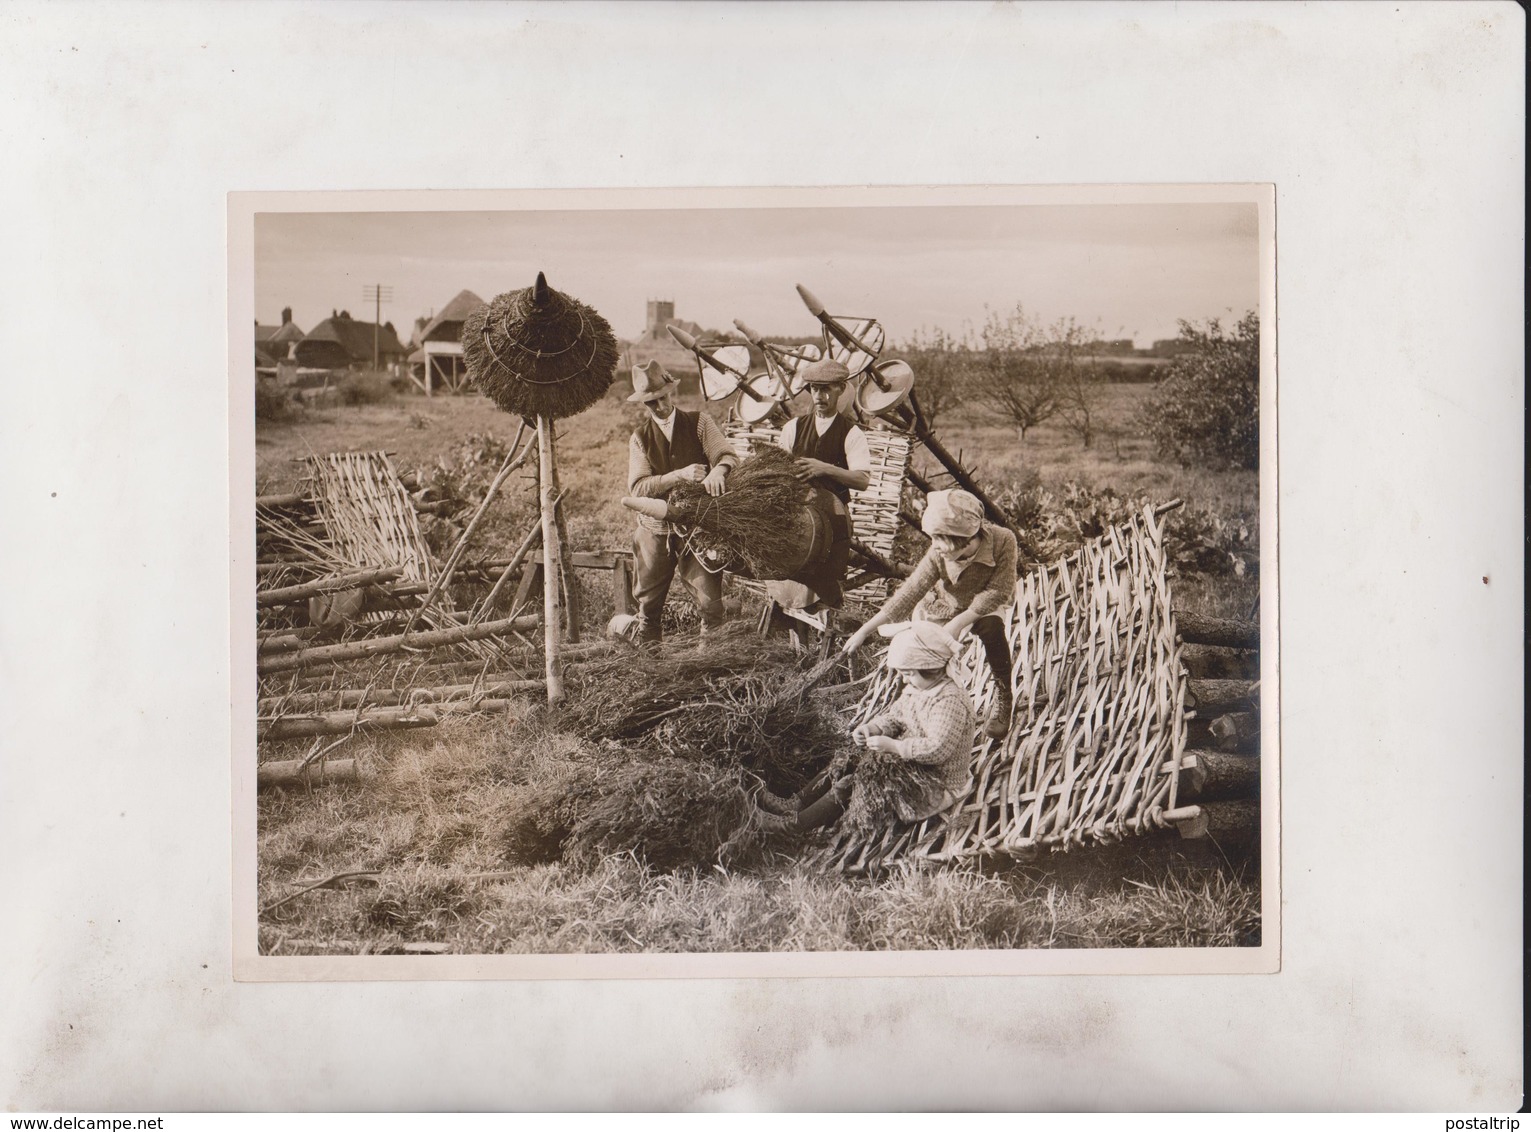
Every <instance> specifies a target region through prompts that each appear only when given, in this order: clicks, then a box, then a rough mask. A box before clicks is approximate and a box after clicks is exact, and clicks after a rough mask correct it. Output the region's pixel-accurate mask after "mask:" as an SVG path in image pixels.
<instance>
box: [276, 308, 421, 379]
mask: <svg viewBox="0 0 1531 1132" xmlns="http://www.w3.org/2000/svg"><path fill="white" fill-rule="evenodd" d="M376 325H377V324H376V323H371V322H359V321H357V320H356V319H354V318H352V317H351V316H350V315H348V314H345V313H344V312H342V313H341V314H338V315H336V316H334V317H333V318H327V319H325V320H324V321H323V322H321V323H320V324H319V325H318V326H316V327H314V328H313V329H312V330H310V331H309V332H308V334H307V335H306V336H305V337H304V339H303V341H301V342H299V343H298V350H297V359H298V361H299V362H300V363H301V364H303V365H305V366H315V367H317V368H321V369H341V368H343V367H345V366H350V365H356V364H361V363H366V362H370V361H372V341H373V331H374V327H376ZM377 347H378V355H379V361H384V362H389V361H394V360H396V359H398V358H400V357H402V356H403V354H404V347H403V346H402V345H401V344H400V342H399V337H398V335H397V334H395V333H394V330H393V323H391V322H388V323H384V324H383V326H382V327H381V328H380V329H379V331H378V333H377Z"/></svg>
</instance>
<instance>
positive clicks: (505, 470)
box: [404, 421, 532, 634]
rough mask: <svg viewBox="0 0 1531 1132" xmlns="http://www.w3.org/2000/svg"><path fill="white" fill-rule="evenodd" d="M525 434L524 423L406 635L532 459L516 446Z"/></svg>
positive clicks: (408, 627)
mask: <svg viewBox="0 0 1531 1132" xmlns="http://www.w3.org/2000/svg"><path fill="white" fill-rule="evenodd" d="M525 432H526V422H525V421H522V422H521V427H520V429H518V430H517V432H516V438H515V439H514V440H512V441H511V442H510V451H509V452H507V453H506V455H505V462H504V463H503V464H501V465H500V470H499V471H498V472H497V473H495V477H494V479H493V480H491V481H490V484H489V488H488V490H486V491H485V492H484V498H483V500H482V501H480V503H479V505H478V509H477V510H476V511H474V512H473V518H471V519H469V520H468V525H467V526H465V527H464V528H463V532H462V534H461V535H459V536H458V537H457V543H456V545H454V546H453V547H452V550H451V553H450V554H448V555H447V561H446V565H445V566H443V567H442V570H441V576H440V577H438V578H437V579H436V584H435V585H434V586H432V587H431V592H430V593H428V594H426V595H425V599H424V600H423V601H421V602H420V606H419V608H418V609H416V610H415V612H414V613H412V614H410V617H409V624H407V625H405V626H404V632H405V634H408V633H409V631H410V630H411V629H413V628H414V627H415V620H416V618H418V617H419V616H420V615H421V614H423V613H424V612H425V611H426V610H427V609H429V608H430V607H431V605H432V603H433V602H435V600H436V598H437V597H438V596H439V595H440V593H441V591H442V590H444V589H446V587H447V583H448V582H450V581H451V580H452V575H453V574H454V573H455V572H456V570H457V567H458V565H459V563H461V562H462V556H463V551H464V550H466V549H467V547H468V540H469V539H470V538H472V537H473V532H474V531H476V530H477V529H478V524H479V521H480V520H481V519H483V517H484V513H485V512H486V511H488V510H489V504H490V502H491V501H492V500H493V499H494V497H495V496H496V495H498V494H499V491H500V485H501V484H503V483H504V482H505V480H506V479H507V478H508V477H509V475H510V473H511V472H513V471H515V470H516V469H517V468H519V467H520V466H521V465H522V464H524V463H525V462H526V458H527V457H528V456H529V455H531V451H532V447H531V445H530V444H528V445H527V446H526V447H525V448H523V449H521V451H520V452H519V453H518V452H517V451H516V446H517V445H519V444H520V443H521V437H522V435H523V434H524V433H525Z"/></svg>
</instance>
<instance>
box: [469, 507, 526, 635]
mask: <svg viewBox="0 0 1531 1132" xmlns="http://www.w3.org/2000/svg"><path fill="white" fill-rule="evenodd" d="M540 538H542V524H541V523H540V522H539V523H534V524H532V529H531V530H529V531H527V532H526V537H525V538H523V539H522V540H521V545H520V546H518V547H517V548H516V552H515V554H513V555H511V556H510V558H509V559H507V560H506V561H504V562H501V563H498V564H497V565H496V568H497V569H498V571H499V576H498V577H496V578H495V580H494V585H493V586H492V587H490V590H489V592H488V593H487V594H485V595H484V600H483V601H481V602H479V603H478V610H477V616H485V615H487V614H488V613H489V611H490V609H491V608H493V606H494V599H495V598H497V597H498V596H499V595H500V590H502V589H503V588H504V587H505V582H506V580H507V579H509V578H510V576H511V575H512V574H514V573H515V572H516V571H517V570H518V569H520V567H521V563H522V562H524V561H525V560H526V556H527V555H528V554H530V553H531V551H532V547H533V546H535V545H536V544H537V540H538V539H540ZM488 568H489V567H488V566H486V567H485V569H486V570H487V569H488ZM511 608H512V609H514V608H515V603H512V605H511Z"/></svg>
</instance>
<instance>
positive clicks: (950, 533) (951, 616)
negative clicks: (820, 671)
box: [843, 490, 1016, 738]
mask: <svg viewBox="0 0 1531 1132" xmlns="http://www.w3.org/2000/svg"><path fill="white" fill-rule="evenodd" d="M920 528H921V529H922V530H923V531H924V532H925V533H926V534H927V535H929V536H930V549H929V550H927V551H926V552H925V557H923V558H921V559H920V562H919V565H917V566H916V567H915V568H914V571H913V572H912V573H911V574H910V575H909V577H908V578H906V579H905V580H904V583H903V584H902V585H901V586H899V587H898V589H897V590H895V591H894V593H893V596H892V597H890V598H888V600H887V602H886V603H885V604H884V605H883V607H882V609H881V610H880V611H878V613H877V614H876V615H875V616H873V617H872V618H871V620H869V621H868V622H867V623H866V624H865V625H863V626H862V627H861V628H860V629H858V630H857V631H856V632H855V633H853V634H851V637H850V639H849V640H847V641H846V642H845V646H844V649H843V651H844V652H845V653H846V654H847V655H849V654H850V653H853V652H855V651H856V650H857V649H859V648H860V647H861V646H862V645H863V644H865V643H866V642H867V640H868V639H869V638H870V637H871V635H872V634H873V633H875V632H876V631H877V630H878V629H879V628H880V627H881V626H883V625H886V624H887V623H889V622H896V621H904V620H907V619H909V618H910V617H911V616H912V617H913V618H914V619H915V620H916V621H934V622H936V623H937V624H941V625H945V626H946V629H947V631H948V632H949V633H950V634H951V635H952V636H953V637H960V636H962V634H963V633H965V632H971V633H972V634H973V635H974V636H975V637H977V638H978V639H979V640H980V641H982V642H983V651H984V656H985V658H986V659H987V660H988V662H989V671H990V672H992V673H993V674H994V686H995V693H996V694H995V697H994V707H993V710H992V712H991V713H990V715H989V720H988V728H987V731H988V734H990V735H992V736H994V737H996V738H999V737H1003V736H1004V735H1006V734H1007V733H1008V732H1009V730H1010V713H1011V706H1012V705H1011V696H1010V677H1011V661H1010V643H1009V641H1007V640H1006V639H1005V624H1004V622H1003V621H1001V620H1000V618H999V616H998V614H999V611H1000V610H1002V609H1004V608H1005V606H1007V605H1009V604H1010V603H1011V602H1012V601H1014V600H1015V581H1016V543H1015V534H1014V533H1013V532H1012V531H1010V530H1008V529H1007V528H1005V527H1002V526H1000V525H999V524H997V523H989V522H986V521H985V520H984V517H983V504H982V503H980V502H979V501H978V498H977V497H976V496H974V495H972V494H970V493H969V492H966V491H955V490H954V491H933V492H931V493H930V494H929V495H928V496H927V497H926V503H925V514H924V515H923V516H921V518H920Z"/></svg>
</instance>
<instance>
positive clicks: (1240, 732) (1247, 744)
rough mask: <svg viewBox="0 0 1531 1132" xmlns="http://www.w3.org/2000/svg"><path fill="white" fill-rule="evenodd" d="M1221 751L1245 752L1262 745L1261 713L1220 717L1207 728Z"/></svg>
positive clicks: (1241, 713) (1235, 712) (1249, 712)
mask: <svg viewBox="0 0 1531 1132" xmlns="http://www.w3.org/2000/svg"><path fill="white" fill-rule="evenodd" d="M1207 731H1208V733H1209V734H1210V735H1211V737H1212V741H1213V742H1214V743H1216V744H1217V749H1218V750H1220V751H1244V750H1248V749H1249V748H1251V747H1255V748H1258V747H1259V745H1260V713H1259V712H1255V711H1234V712H1229V713H1228V714H1227V715H1220V716H1218V717H1217V718H1216V719H1214V720H1213V721H1212V723H1211V724H1210V725H1209V726H1208V728H1207Z"/></svg>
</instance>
